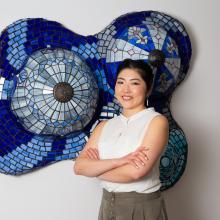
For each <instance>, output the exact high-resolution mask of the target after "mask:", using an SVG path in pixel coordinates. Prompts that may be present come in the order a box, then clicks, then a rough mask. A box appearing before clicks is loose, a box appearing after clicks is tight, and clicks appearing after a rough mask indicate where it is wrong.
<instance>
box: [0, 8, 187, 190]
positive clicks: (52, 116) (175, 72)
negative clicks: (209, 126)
mask: <svg viewBox="0 0 220 220" xmlns="http://www.w3.org/2000/svg"><path fill="white" fill-rule="evenodd" d="M190 57H191V44H190V40H189V36H188V34H187V33H186V30H185V28H184V26H183V25H182V24H181V23H180V22H179V21H178V20H176V19H174V18H172V17H171V16H169V15H166V14H164V13H160V12H155V11H143V12H135V13H129V14H125V15H123V16H120V17H119V18H117V19H115V20H114V21H113V22H112V23H111V24H110V25H108V26H107V27H106V28H105V29H104V30H102V31H101V32H99V33H98V34H95V35H93V36H86V37H85V36H81V35H78V34H76V33H74V32H72V31H70V30H68V29H67V28H66V27H64V26H63V25H61V24H60V23H57V22H54V21H48V20H45V19H42V18H39V19H21V20H18V21H16V22H14V23H13V24H11V25H9V26H8V27H7V28H6V29H4V30H3V32H2V34H1V36H0V172H2V173H5V174H11V175H19V174H23V173H27V172H29V171H32V170H34V169H36V168H40V167H43V166H45V165H48V164H52V163H55V162H57V161H60V160H65V159H75V158H76V157H77V156H78V155H79V152H80V151H81V150H82V149H83V147H84V146H85V143H86V141H87V140H88V137H89V135H90V133H91V132H92V130H93V129H94V127H95V126H96V125H97V124H98V123H99V122H100V121H101V120H105V119H109V118H112V117H114V116H116V115H119V114H120V113H121V110H122V109H121V106H120V105H119V103H118V102H117V100H116V99H115V97H114V83H115V79H116V75H115V74H116V69H117V67H118V65H119V64H120V62H121V61H122V60H123V59H125V58H131V59H142V60H145V61H146V62H148V63H149V64H150V65H151V66H152V68H153V70H154V85H153V89H152V93H151V95H150V97H149V99H148V105H149V107H152V106H153V107H154V108H155V110H156V111H158V112H160V113H162V114H164V115H165V116H166V117H167V118H168V120H169V125H170V131H169V132H170V133H169V142H168V145H167V146H166V151H165V153H164V155H163V156H162V157H161V161H160V173H161V175H160V178H161V182H162V187H161V190H165V189H168V188H169V187H171V186H172V185H174V184H175V183H176V182H177V181H178V180H179V178H180V177H181V175H182V173H183V171H184V169H185V166H186V161H187V141H186V138H185V136H184V132H183V131H182V129H181V128H180V126H179V125H178V124H177V122H176V121H175V120H174V119H173V117H172V114H171V111H170V101H171V96H172V93H173V92H174V90H175V88H176V87H177V86H178V85H179V84H180V83H181V81H182V80H183V79H184V77H185V75H186V73H187V71H188V68H189V62H190Z"/></svg>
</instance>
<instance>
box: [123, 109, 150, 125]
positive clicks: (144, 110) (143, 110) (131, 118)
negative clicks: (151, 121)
mask: <svg viewBox="0 0 220 220" xmlns="http://www.w3.org/2000/svg"><path fill="white" fill-rule="evenodd" d="M148 111H154V107H150V108H145V109H142V110H141V111H139V112H136V113H134V114H133V115H131V116H129V117H126V116H124V115H123V114H122V113H121V114H120V115H119V117H120V119H121V120H122V121H123V122H126V123H128V122H130V121H133V120H135V119H137V118H139V117H141V116H142V115H144V114H145V113H146V112H148Z"/></svg>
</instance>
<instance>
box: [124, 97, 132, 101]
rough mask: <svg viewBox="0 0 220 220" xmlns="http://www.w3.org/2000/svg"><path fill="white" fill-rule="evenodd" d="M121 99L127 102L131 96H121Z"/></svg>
mask: <svg viewBox="0 0 220 220" xmlns="http://www.w3.org/2000/svg"><path fill="white" fill-rule="evenodd" d="M122 99H123V100H125V101H129V100H131V99H132V96H122Z"/></svg>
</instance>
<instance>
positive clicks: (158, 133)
mask: <svg viewBox="0 0 220 220" xmlns="http://www.w3.org/2000/svg"><path fill="white" fill-rule="evenodd" d="M105 123H106V121H102V122H100V123H99V124H98V125H97V126H96V128H95V129H94V131H93V133H92V134H91V136H90V138H89V140H88V142H87V144H86V146H85V147H84V149H83V151H82V152H81V153H80V155H79V157H78V158H77V159H76V161H75V164H74V172H75V174H77V175H84V176H88V177H97V178H99V179H101V180H106V181H110V182H118V183H127V182H133V181H136V180H138V179H140V178H141V177H143V176H145V175H147V174H148V173H149V172H150V171H151V169H152V168H153V166H154V164H155V163H156V161H157V159H158V158H159V157H160V155H161V153H162V151H163V149H164V147H165V145H166V144H167V141H168V135H169V124H168V121H167V118H166V117H165V116H162V115H159V116H156V117H155V118H154V119H153V120H152V121H151V123H150V125H149V127H148V130H147V132H146V134H145V135H144V138H143V141H142V144H141V146H140V147H139V148H137V150H135V151H134V152H131V153H129V154H127V155H125V156H123V157H120V158H112V159H100V158H99V153H98V146H97V143H98V139H99V136H100V133H101V130H102V129H103V127H104V125H105Z"/></svg>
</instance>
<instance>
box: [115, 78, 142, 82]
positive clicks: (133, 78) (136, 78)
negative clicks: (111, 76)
mask: <svg viewBox="0 0 220 220" xmlns="http://www.w3.org/2000/svg"><path fill="white" fill-rule="evenodd" d="M117 79H121V80H125V79H124V78H121V77H118V78H117ZM130 80H138V81H141V80H140V79H138V78H133V79H130Z"/></svg>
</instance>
